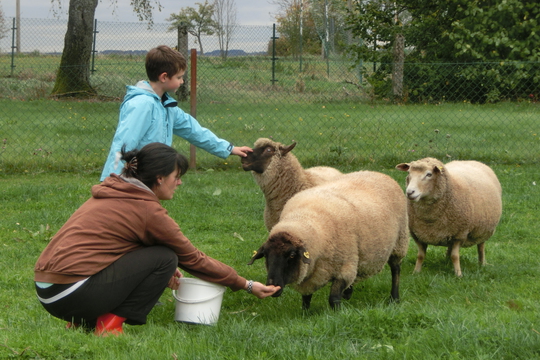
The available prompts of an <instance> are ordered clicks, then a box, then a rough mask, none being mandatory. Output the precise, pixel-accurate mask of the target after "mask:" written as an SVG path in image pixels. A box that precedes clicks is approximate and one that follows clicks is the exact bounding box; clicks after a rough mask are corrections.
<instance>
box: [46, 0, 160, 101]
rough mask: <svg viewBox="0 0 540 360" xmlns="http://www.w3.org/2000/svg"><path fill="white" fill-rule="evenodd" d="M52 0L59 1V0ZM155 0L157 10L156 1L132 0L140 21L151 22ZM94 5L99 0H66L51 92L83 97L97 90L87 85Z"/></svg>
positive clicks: (58, 94) (88, 81)
mask: <svg viewBox="0 0 540 360" xmlns="http://www.w3.org/2000/svg"><path fill="white" fill-rule="evenodd" d="M52 1H57V2H58V3H59V4H61V1H62V0H52ZM111 1H113V2H114V1H115V0H111ZM154 2H155V3H156V4H158V8H159V9H160V8H161V6H160V5H159V2H157V0H131V6H132V8H133V11H134V12H135V13H136V14H137V16H138V17H139V20H141V21H142V20H147V21H148V23H149V26H151V25H152V23H153V21H152V10H153V8H154V7H153V6H152V4H153V3H154ZM97 4H98V0H70V1H69V11H68V28H67V31H66V35H65V37H64V50H63V51H62V58H61V60H60V67H59V68H58V72H57V74H56V81H55V84H54V88H53V90H52V94H53V95H56V96H74V97H81V96H82V97H85V96H92V95H95V94H96V90H95V89H94V88H93V87H92V85H90V56H91V54H92V36H93V32H94V15H95V12H96V7H97Z"/></svg>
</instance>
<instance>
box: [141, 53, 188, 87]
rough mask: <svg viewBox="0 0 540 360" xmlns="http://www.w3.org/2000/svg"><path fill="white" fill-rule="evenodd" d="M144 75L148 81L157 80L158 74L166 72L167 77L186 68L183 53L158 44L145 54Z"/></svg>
mask: <svg viewBox="0 0 540 360" xmlns="http://www.w3.org/2000/svg"><path fill="white" fill-rule="evenodd" d="M145 66H146V76H148V80H150V81H158V80H159V75H161V74H163V73H167V76H168V77H169V78H172V77H173V76H174V75H176V74H178V73H179V72H180V71H185V70H186V69H187V61H186V58H185V57H184V55H182V54H181V53H179V52H178V51H176V50H174V49H171V48H170V47H168V46H167V45H160V46H158V47H155V48H153V49H151V50H150V51H149V52H148V53H147V54H146V62H145Z"/></svg>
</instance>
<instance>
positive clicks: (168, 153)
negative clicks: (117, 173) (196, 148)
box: [120, 142, 189, 189]
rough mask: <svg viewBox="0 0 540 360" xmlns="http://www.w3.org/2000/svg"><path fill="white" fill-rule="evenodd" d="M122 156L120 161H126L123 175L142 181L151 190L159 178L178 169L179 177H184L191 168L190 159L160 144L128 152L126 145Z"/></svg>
mask: <svg viewBox="0 0 540 360" xmlns="http://www.w3.org/2000/svg"><path fill="white" fill-rule="evenodd" d="M120 154H121V157H120V159H121V160H123V161H125V166H124V169H123V170H122V175H123V176H125V177H128V178H135V179H137V180H140V181H141V182H142V183H143V184H144V185H146V186H148V187H149V188H150V189H152V188H153V187H154V185H155V184H156V182H157V177H158V176H168V175H170V174H171V173H172V172H173V171H175V170H176V169H178V170H179V173H178V176H182V175H184V174H185V173H186V172H187V170H188V167H189V162H188V159H187V158H186V157H185V156H184V155H182V154H180V153H179V152H178V151H176V150H175V149H173V148H172V147H170V146H168V145H165V144H162V143H159V142H154V143H150V144H148V145H146V146H144V147H143V148H142V149H140V150H137V149H134V150H131V151H126V145H124V146H122V150H120Z"/></svg>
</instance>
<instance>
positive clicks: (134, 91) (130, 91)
mask: <svg viewBox="0 0 540 360" xmlns="http://www.w3.org/2000/svg"><path fill="white" fill-rule="evenodd" d="M126 88H127V90H126V95H125V96H124V101H123V102H126V101H128V100H130V99H133V98H134V97H136V96H140V95H143V96H151V97H154V98H155V99H156V100H160V101H161V102H162V103H163V106H165V107H169V106H177V105H178V102H177V101H176V100H174V98H173V97H171V96H170V95H169V94H167V93H165V94H163V96H162V97H161V99H160V98H159V96H158V94H156V92H155V91H154V89H152V86H151V85H150V83H149V82H148V81H146V80H141V81H139V82H138V83H137V84H136V85H135V86H132V85H128V86H126Z"/></svg>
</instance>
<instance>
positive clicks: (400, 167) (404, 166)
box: [396, 163, 410, 171]
mask: <svg viewBox="0 0 540 360" xmlns="http://www.w3.org/2000/svg"><path fill="white" fill-rule="evenodd" d="M396 169H398V170H401V171H409V169H410V166H409V164H407V163H403V164H397V165H396Z"/></svg>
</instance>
